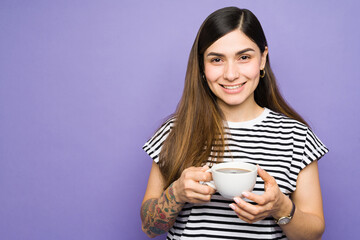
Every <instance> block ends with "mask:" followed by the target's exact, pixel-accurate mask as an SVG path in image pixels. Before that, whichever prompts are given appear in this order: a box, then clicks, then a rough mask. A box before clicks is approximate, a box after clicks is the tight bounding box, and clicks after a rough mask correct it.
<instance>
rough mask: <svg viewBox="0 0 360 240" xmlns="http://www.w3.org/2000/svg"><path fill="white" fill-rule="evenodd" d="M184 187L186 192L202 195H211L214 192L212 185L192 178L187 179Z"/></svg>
mask: <svg viewBox="0 0 360 240" xmlns="http://www.w3.org/2000/svg"><path fill="white" fill-rule="evenodd" d="M184 188H185V190H186V191H187V192H195V193H198V194H202V195H212V194H214V193H215V192H216V191H215V189H213V188H212V187H210V186H208V185H204V184H200V183H199V182H195V181H192V180H190V181H187V182H186V183H185V186H184Z"/></svg>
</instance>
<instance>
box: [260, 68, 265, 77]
mask: <svg viewBox="0 0 360 240" xmlns="http://www.w3.org/2000/svg"><path fill="white" fill-rule="evenodd" d="M264 77H265V68H264V69H263V70H260V78H264Z"/></svg>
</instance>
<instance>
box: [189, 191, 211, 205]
mask: <svg viewBox="0 0 360 240" xmlns="http://www.w3.org/2000/svg"><path fill="white" fill-rule="evenodd" d="M187 197H188V199H189V202H191V203H206V202H210V200H211V195H210V194H206V195H205V194H200V193H197V192H189V193H188V194H187Z"/></svg>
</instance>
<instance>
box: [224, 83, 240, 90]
mask: <svg viewBox="0 0 360 240" xmlns="http://www.w3.org/2000/svg"><path fill="white" fill-rule="evenodd" d="M245 83H246V82H244V83H242V84H240V85H236V86H225V85H223V87H224V88H226V89H237V88H239V87H241V86H242V85H244V84H245Z"/></svg>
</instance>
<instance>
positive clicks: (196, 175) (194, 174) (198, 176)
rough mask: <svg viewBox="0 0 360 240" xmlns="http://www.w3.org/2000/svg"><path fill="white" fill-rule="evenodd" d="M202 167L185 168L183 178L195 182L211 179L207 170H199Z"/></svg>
mask: <svg viewBox="0 0 360 240" xmlns="http://www.w3.org/2000/svg"><path fill="white" fill-rule="evenodd" d="M201 169H202V168H192V169H187V170H186V171H185V172H184V178H185V179H191V180H193V181H195V182H200V181H203V182H207V181H211V180H209V179H211V174H210V173H208V172H204V171H202V170H201Z"/></svg>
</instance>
